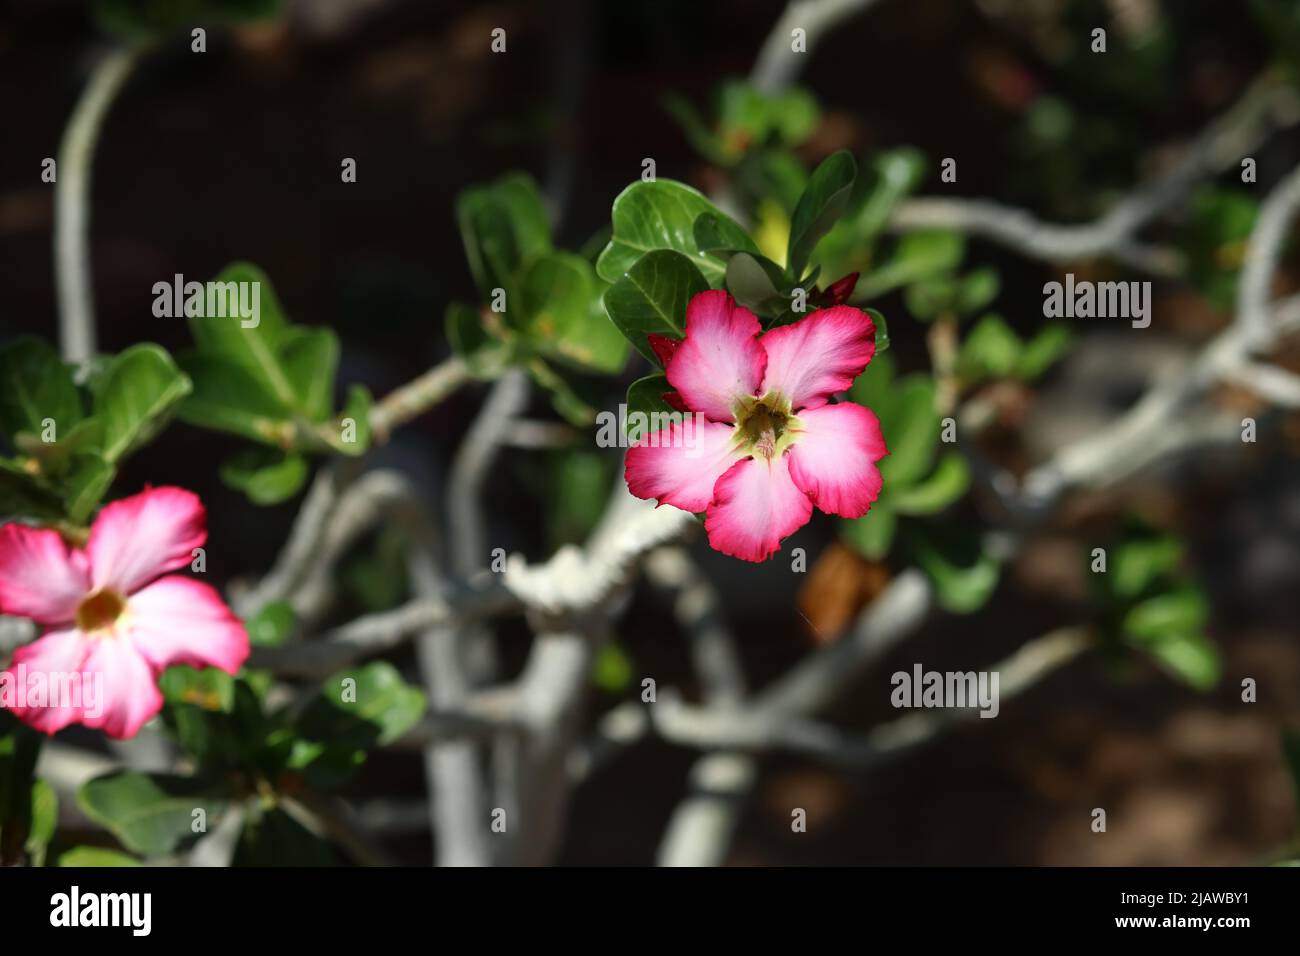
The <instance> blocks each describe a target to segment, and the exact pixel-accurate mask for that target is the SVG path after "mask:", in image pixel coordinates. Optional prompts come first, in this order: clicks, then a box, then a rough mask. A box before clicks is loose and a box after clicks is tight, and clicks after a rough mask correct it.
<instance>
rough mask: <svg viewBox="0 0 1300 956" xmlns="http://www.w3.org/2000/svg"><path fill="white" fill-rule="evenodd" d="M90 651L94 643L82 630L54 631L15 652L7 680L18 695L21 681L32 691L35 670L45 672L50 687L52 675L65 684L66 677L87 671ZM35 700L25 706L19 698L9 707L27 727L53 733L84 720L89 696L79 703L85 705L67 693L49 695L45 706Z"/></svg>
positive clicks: (58, 681) (57, 682)
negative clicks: (19, 702) (66, 694)
mask: <svg viewBox="0 0 1300 956" xmlns="http://www.w3.org/2000/svg"><path fill="white" fill-rule="evenodd" d="M89 650H90V642H89V641H88V640H86V638H85V636H84V635H82V633H81V632H80V631H78V630H75V629H73V630H68V631H50V632H49V633H47V634H45V635H44V636H43V637H41V638H39V639H38V640H35V641H32V642H31V643H30V644H24V645H23V646H22V647H19V648H17V649H16V650H15V651H14V662H13V666H12V667H11V668H10V669H9V670H8V671H7V672H6V673H8V674H9V675H10V676H9V677H8V678H6V683H7V684H8V685H9V687H10V688H12V689H13V693H14V694H17V683H25V684H26V685H27V689H28V691H29V692H30V691H31V690H32V682H31V675H32V674H35V673H41V674H43V675H45V685H46V687H47V688H50V686H51V681H50V677H51V676H53V677H55V678H57V680H56V681H55V682H54V683H55V684H65V683H66V682H65V679H69V680H70V679H71V675H73V674H77V675H80V674H81V673H82V672H83V671H85V670H86V668H85V666H84V663H85V659H86V655H87V653H88V652H89ZM19 665H22V666H21V667H20V666H19ZM77 680H80V677H78V678H77ZM15 682H17V683H15ZM35 703H36V702H35V701H33V700H30V699H29V700H25V701H23V704H24V706H21V707H20V706H18V705H17V701H15V702H14V706H11V707H9V708H8V710H9V712H10V713H11V714H13V715H14V716H15V717H17V718H18V719H19V720H21V721H22V722H23V723H25V724H26V725H27V726H29V727H32V728H34V729H36V730H39V731H40V732H41V733H45V734H53V733H57V732H58V731H60V730H62V729H63V728H64V727H66V726H68V725H69V724H75V723H77V722H79V721H80V720H81V718H82V713H83V710H84V705H85V703H86V699H85V697H84V696H83V697H82V699H81V700H80V701H79V703H80V704H82V705H83V706H80V707H74V706H72V704H73V700H72V699H70V698H67V697H65V696H64V695H63V694H54V695H47V697H46V699H45V701H44V702H43V703H44V706H33V704H35Z"/></svg>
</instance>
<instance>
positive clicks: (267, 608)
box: [244, 601, 298, 647]
mask: <svg viewBox="0 0 1300 956" xmlns="http://www.w3.org/2000/svg"><path fill="white" fill-rule="evenodd" d="M297 624H298V619H297V615H295V614H294V611H293V605H291V604H290V603H289V602H288V601H272V602H270V603H269V604H266V605H263V606H262V608H261V609H260V610H259V611H258V612H257V613H256V614H254V615H253V616H252V617H250V618H248V619H247V620H246V621H245V622H244V626H245V627H246V628H247V629H248V640H249V641H250V642H251V643H252V644H253V645H254V646H255V647H279V646H280V645H282V644H284V643H285V642H286V641H288V640H289V638H290V637H291V636H292V635H293V631H294V628H295V627H297Z"/></svg>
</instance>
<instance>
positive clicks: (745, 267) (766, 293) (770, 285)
mask: <svg viewBox="0 0 1300 956" xmlns="http://www.w3.org/2000/svg"><path fill="white" fill-rule="evenodd" d="M774 269H775V270H776V272H777V275H775V276H774V275H773V270H774ZM779 272H780V267H779V266H776V264H775V263H772V262H771V261H770V260H767V259H764V258H763V257H762V256H752V255H750V254H749V253H746V252H738V253H736V254H735V255H734V256H732V257H731V258H730V259H729V260H728V261H727V274H726V284H727V291H728V292H730V293H731V295H732V297H733V298H735V300H736V301H737V302H738V303H740V304H741V305H743V306H744V307H745V308H747V309H749V310H750V311H751V312H754V313H757V314H758V315H760V316H776V315H781V314H782V313H784V312H786V311H788V310H789V307H790V299H789V298H788V297H787V296H786V295H785V294H784V293H782V292H781V291H780V289H779V288H778V287H777V286H778V283H779V282H780V275H779ZM795 318H797V317H794V318H791V319H790V321H794V320H795ZM769 327H770V325H769Z"/></svg>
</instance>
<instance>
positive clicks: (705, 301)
mask: <svg viewBox="0 0 1300 956" xmlns="http://www.w3.org/2000/svg"><path fill="white" fill-rule="evenodd" d="M761 331H762V326H760V325H759V324H758V319H757V318H755V317H754V313H752V312H750V311H749V310H748V309H746V308H743V307H741V306H738V305H736V303H735V301H734V300H733V299H732V298H731V296H729V295H727V293H725V292H723V291H721V290H715V291H712V292H701V293H700V294H699V295H697V296H696V297H695V298H693V299H691V301H690V304H688V305H687V306H686V338H685V340H684V341H683V342H682V343H681V344H680V345H679V346H677V350H676V351H675V352H673V357H672V359H671V361H669V363H668V367H667V368H666V369H665V370H664V373H665V374H666V375H667V376H668V382H669V384H671V385H672V386H673V388H675V389H677V391H678V392H680V393H681V396H682V398H683V399H685V401H686V404H687V405H688V406H690V408H691V409H692V410H693V411H697V412H703V413H704V414H705V415H707V416H708V417H709V418H710V419H712V420H713V421H715V422H730V421H733V420H734V418H735V415H734V413H733V411H732V407H733V405H734V404H735V402H736V400H737V399H738V398H742V397H745V396H748V395H753V394H755V393H756V392H757V390H758V384H759V382H761V381H762V380H763V368H764V365H765V363H766V361H767V359H766V356H764V354H763V347H762V346H761V345H759V344H758V334H759V333H760V332H761Z"/></svg>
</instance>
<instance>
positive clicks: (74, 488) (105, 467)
mask: <svg viewBox="0 0 1300 956" xmlns="http://www.w3.org/2000/svg"><path fill="white" fill-rule="evenodd" d="M115 473H116V472H115V470H114V468H113V466H112V465H110V464H109V463H108V462H106V461H105V460H104V459H102V458H100V457H99V456H98V455H77V456H76V457H75V458H74V459H73V464H72V466H71V468H70V469H69V471H68V474H67V475H66V476H65V477H64V479H63V483H62V484H63V502H64V507H65V509H66V510H67V513H68V519H69V520H70V521H72V522H73V523H74V524H84V523H85V521H86V519H87V518H89V517H90V515H91V513H92V512H94V510H95V508H96V507H98V505H99V503H100V502H101V501H103V500H104V495H105V494H107V493H108V489H109V486H110V485H111V484H112V483H113V476H114V474H115Z"/></svg>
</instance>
